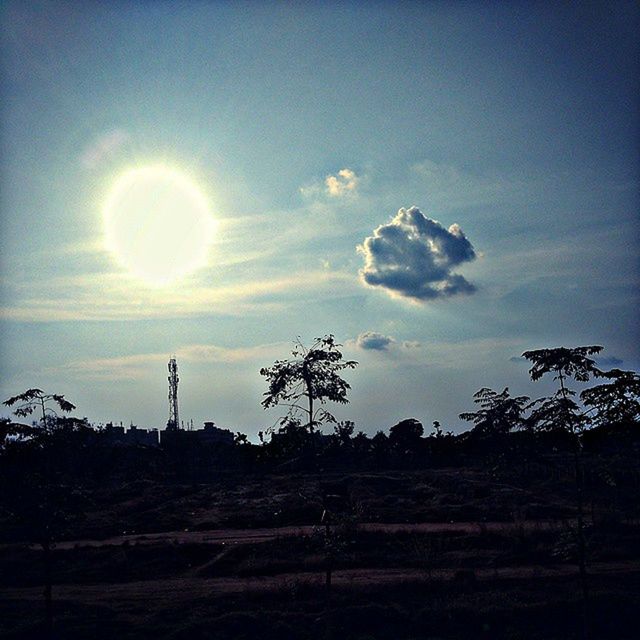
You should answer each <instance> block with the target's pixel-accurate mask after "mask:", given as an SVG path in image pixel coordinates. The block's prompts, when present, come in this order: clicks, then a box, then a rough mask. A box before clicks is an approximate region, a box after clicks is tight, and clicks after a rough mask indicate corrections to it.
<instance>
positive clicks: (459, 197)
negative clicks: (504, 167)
mask: <svg viewBox="0 0 640 640" xmlns="http://www.w3.org/2000/svg"><path fill="white" fill-rule="evenodd" d="M410 177H411V178H412V179H414V180H417V181H418V182H419V183H420V184H421V185H422V186H423V187H424V191H425V194H426V197H427V199H428V201H429V203H430V204H431V205H432V206H436V207H437V208H438V209H439V210H442V209H451V208H457V207H464V206H473V205H486V204H491V203H494V202H499V201H504V200H507V199H510V198H513V197H514V196H515V195H517V194H519V193H521V192H522V191H523V190H524V189H529V188H530V187H529V186H528V185H527V182H526V181H524V180H520V179H517V178H514V177H506V176H501V175H482V174H478V173H473V172H471V171H466V170H464V169H462V168H460V167H457V166H455V165H452V164H447V163H438V162H434V161H433V160H429V159H427V160H423V161H422V162H419V163H416V164H414V165H412V166H411V168H410Z"/></svg>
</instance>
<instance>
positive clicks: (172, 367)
mask: <svg viewBox="0 0 640 640" xmlns="http://www.w3.org/2000/svg"><path fill="white" fill-rule="evenodd" d="M168 380H169V420H168V422H167V429H172V430H173V429H179V428H180V420H179V417H178V381H179V380H180V379H179V378H178V363H177V362H176V359H175V358H171V359H170V360H169V378H168Z"/></svg>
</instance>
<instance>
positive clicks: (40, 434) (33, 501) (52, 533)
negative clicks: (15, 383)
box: [0, 388, 87, 637]
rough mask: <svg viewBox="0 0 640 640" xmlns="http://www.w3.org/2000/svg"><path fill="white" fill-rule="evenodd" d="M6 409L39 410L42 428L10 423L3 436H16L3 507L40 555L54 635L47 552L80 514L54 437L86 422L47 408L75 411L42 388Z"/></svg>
mask: <svg viewBox="0 0 640 640" xmlns="http://www.w3.org/2000/svg"><path fill="white" fill-rule="evenodd" d="M3 404H4V405H5V406H8V407H12V406H14V405H17V408H16V409H15V410H14V413H15V415H17V416H21V417H26V416H28V415H31V414H32V413H33V412H34V411H36V410H39V411H40V412H41V417H40V420H39V422H40V424H39V425H38V424H35V425H34V426H33V427H27V426H25V425H12V426H13V428H12V429H11V428H7V429H6V430H7V435H12V436H19V439H17V440H15V441H14V446H11V447H4V448H3V451H2V453H3V458H4V461H3V462H4V464H2V465H0V467H2V472H3V475H4V474H5V473H6V474H7V475H6V476H5V477H4V478H2V479H3V483H2V484H3V486H4V487H5V491H3V492H2V503H1V506H2V508H3V509H4V510H5V511H7V512H8V513H9V514H10V515H11V516H12V517H13V519H14V520H15V521H16V522H18V523H22V524H24V525H26V526H27V528H28V531H29V534H30V537H32V539H34V540H35V541H36V542H37V543H38V544H40V546H41V547H42V551H43V563H44V583H45V585H44V598H45V622H46V628H47V634H48V635H49V636H50V637H51V636H52V634H53V598H52V576H51V573H52V572H51V564H52V562H51V550H52V548H53V545H54V543H55V541H56V539H58V537H59V536H60V535H61V534H62V533H63V532H64V531H65V530H66V529H67V527H68V525H69V522H70V521H71V520H72V519H73V518H74V517H77V516H78V515H79V514H80V509H79V496H78V492H77V491H74V489H73V487H72V485H71V483H70V482H69V481H68V479H67V478H66V477H65V476H66V475H67V474H66V473H65V472H66V471H68V469H65V468H63V467H64V463H63V456H62V455H60V452H56V451H55V450H54V448H55V446H56V444H59V443H58V441H57V439H56V435H64V434H63V429H60V430H58V427H65V426H66V427H68V429H65V431H72V430H74V429H79V428H80V427H81V426H82V427H86V426H87V424H86V421H82V420H76V419H70V418H61V417H59V416H58V413H57V411H56V410H55V409H54V408H53V407H52V406H51V405H54V406H56V407H57V408H58V409H59V410H60V411H62V412H64V413H69V412H70V411H72V410H73V409H75V405H73V404H72V403H71V402H69V401H68V400H65V397H64V396H63V395H59V394H55V393H51V394H47V393H44V392H43V391H42V390H41V389H35V388H34V389H28V390H27V391H25V392H24V393H21V394H20V395H17V396H14V397H12V398H9V399H8V400H5V401H4V403H3Z"/></svg>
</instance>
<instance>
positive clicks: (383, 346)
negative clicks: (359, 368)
mask: <svg viewBox="0 0 640 640" xmlns="http://www.w3.org/2000/svg"><path fill="white" fill-rule="evenodd" d="M394 343H395V340H394V338H392V337H391V336H385V335H382V334H381V333H376V332H375V331H363V332H362V333H361V334H360V335H359V336H358V337H357V338H356V345H357V346H358V347H360V349H366V350H372V351H386V350H387V349H388V348H389V346H390V345H392V344H394Z"/></svg>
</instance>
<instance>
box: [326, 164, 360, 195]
mask: <svg viewBox="0 0 640 640" xmlns="http://www.w3.org/2000/svg"><path fill="white" fill-rule="evenodd" d="M359 182H360V178H359V177H358V176H357V175H356V173H355V171H353V170H352V169H340V171H338V175H337V176H327V177H326V179H325V181H324V184H325V186H326V188H327V193H328V194H329V195H330V196H333V197H334V198H340V197H342V196H345V195H348V194H351V193H355V191H356V190H357V188H358V183H359Z"/></svg>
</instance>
